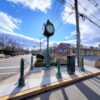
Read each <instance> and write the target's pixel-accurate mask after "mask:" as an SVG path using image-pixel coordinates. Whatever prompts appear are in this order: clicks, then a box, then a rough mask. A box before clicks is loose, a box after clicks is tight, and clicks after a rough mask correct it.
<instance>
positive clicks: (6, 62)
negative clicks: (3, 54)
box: [0, 55, 31, 67]
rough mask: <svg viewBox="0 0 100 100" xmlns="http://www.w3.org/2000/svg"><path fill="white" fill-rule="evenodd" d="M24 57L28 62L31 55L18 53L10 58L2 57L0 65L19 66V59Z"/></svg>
mask: <svg viewBox="0 0 100 100" xmlns="http://www.w3.org/2000/svg"><path fill="white" fill-rule="evenodd" d="M21 58H24V59H25V60H26V61H27V62H29V63H30V58H31V55H20V56H15V57H12V58H8V59H4V60H1V61H0V67H13V66H20V60H21Z"/></svg>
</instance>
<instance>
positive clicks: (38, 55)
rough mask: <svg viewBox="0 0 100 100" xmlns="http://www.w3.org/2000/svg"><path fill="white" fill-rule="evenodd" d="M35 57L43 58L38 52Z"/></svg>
mask: <svg viewBox="0 0 100 100" xmlns="http://www.w3.org/2000/svg"><path fill="white" fill-rule="evenodd" d="M36 58H37V59H38V58H41V59H44V55H42V54H39V53H38V54H37V55H36Z"/></svg>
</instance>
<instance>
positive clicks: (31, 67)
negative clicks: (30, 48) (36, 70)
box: [30, 56, 33, 70]
mask: <svg viewBox="0 0 100 100" xmlns="http://www.w3.org/2000/svg"><path fill="white" fill-rule="evenodd" d="M32 69H33V56H31V66H30V70H32Z"/></svg>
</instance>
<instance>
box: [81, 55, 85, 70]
mask: <svg viewBox="0 0 100 100" xmlns="http://www.w3.org/2000/svg"><path fill="white" fill-rule="evenodd" d="M81 71H83V72H85V68H84V59H83V57H82V58H81Z"/></svg>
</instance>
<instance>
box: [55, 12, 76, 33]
mask: <svg viewBox="0 0 100 100" xmlns="http://www.w3.org/2000/svg"><path fill="white" fill-rule="evenodd" d="M73 13H74V12H71V13H69V15H68V17H67V18H66V19H65V20H67V19H68V18H69V16H70V15H72V14H73ZM62 25H63V22H61V24H60V25H59V26H58V27H57V29H56V31H58V29H59V28H60V27H61V26H62Z"/></svg>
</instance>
